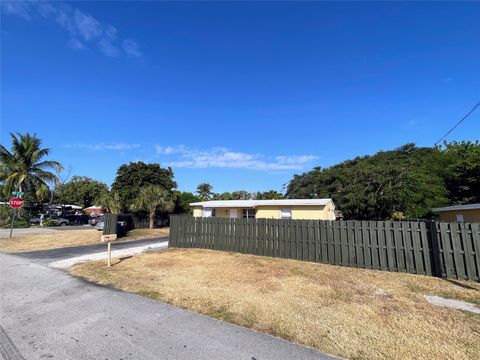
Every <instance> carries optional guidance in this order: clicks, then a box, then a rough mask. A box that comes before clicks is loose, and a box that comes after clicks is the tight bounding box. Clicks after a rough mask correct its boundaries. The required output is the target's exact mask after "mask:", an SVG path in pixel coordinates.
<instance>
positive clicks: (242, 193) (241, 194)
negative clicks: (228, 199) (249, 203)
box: [232, 190, 253, 200]
mask: <svg viewBox="0 0 480 360" xmlns="http://www.w3.org/2000/svg"><path fill="white" fill-rule="evenodd" d="M252 197H253V196H252V194H250V193H249V192H248V191H246V190H238V191H234V192H232V200H249V199H251V198H252Z"/></svg>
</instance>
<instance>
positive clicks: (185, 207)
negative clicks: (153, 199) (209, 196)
mask: <svg viewBox="0 0 480 360" xmlns="http://www.w3.org/2000/svg"><path fill="white" fill-rule="evenodd" d="M174 197H175V210H174V212H175V214H191V213H192V211H193V210H192V207H191V206H190V204H191V203H194V202H198V201H201V199H200V198H199V197H198V196H196V195H194V194H193V193H191V192H184V191H174Z"/></svg>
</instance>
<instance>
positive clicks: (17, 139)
mask: <svg viewBox="0 0 480 360" xmlns="http://www.w3.org/2000/svg"><path fill="white" fill-rule="evenodd" d="M10 136H11V138H12V148H11V151H8V150H7V149H6V148H5V147H4V146H3V145H0V181H1V182H2V183H3V186H2V192H3V194H4V195H5V196H9V195H10V194H11V193H12V191H23V192H26V193H32V194H33V195H34V196H35V197H36V198H37V199H39V200H41V199H43V198H45V196H46V195H48V193H49V192H50V189H49V184H56V183H57V182H58V177H57V175H55V174H54V173H53V172H51V171H49V170H55V171H57V172H60V171H62V170H63V167H62V165H61V164H60V163H59V162H57V161H53V160H44V158H45V157H46V156H48V154H49V152H50V149H48V148H42V147H41V146H42V140H40V139H39V138H38V137H37V136H36V134H33V135H30V134H28V133H25V134H20V133H17V134H14V133H10Z"/></svg>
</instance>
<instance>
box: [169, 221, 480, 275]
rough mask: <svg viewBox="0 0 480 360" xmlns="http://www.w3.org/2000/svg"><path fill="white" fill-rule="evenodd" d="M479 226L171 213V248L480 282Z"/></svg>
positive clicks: (431, 222)
mask: <svg viewBox="0 0 480 360" xmlns="http://www.w3.org/2000/svg"><path fill="white" fill-rule="evenodd" d="M479 225H480V224H473V223H472V224H467V223H446V222H434V221H429V222H414V221H318V220H276V219H225V218H194V217H192V216H185V215H172V216H171V217H170V246H172V247H181V248H204V249H213V250H224V251H234V252H240V253H245V254H254V255H263V256H272V257H280V258H287V259H297V260H304V261H314V262H321V263H326V264H333V265H343V266H352V267H359V268H365V269H377V270H388V271H397V272H408V273H413V274H422V275H434V276H441V277H448V278H457V279H470V280H477V281H480V227H479Z"/></svg>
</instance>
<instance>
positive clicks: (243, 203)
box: [190, 199, 333, 208]
mask: <svg viewBox="0 0 480 360" xmlns="http://www.w3.org/2000/svg"><path fill="white" fill-rule="evenodd" d="M330 202H332V199H285V200H283V199H282V200H211V201H200V202H195V203H191V204H190V205H191V206H201V207H208V208H210V207H211V208H236V207H241V208H254V207H257V206H266V205H270V206H292V205H309V206H325V205H327V204H328V203H330ZM332 203H333V202H332Z"/></svg>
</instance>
